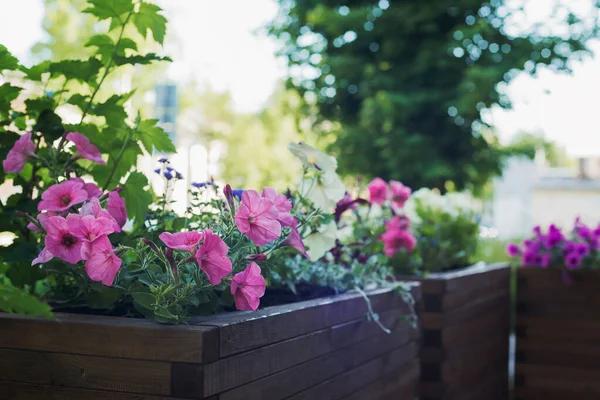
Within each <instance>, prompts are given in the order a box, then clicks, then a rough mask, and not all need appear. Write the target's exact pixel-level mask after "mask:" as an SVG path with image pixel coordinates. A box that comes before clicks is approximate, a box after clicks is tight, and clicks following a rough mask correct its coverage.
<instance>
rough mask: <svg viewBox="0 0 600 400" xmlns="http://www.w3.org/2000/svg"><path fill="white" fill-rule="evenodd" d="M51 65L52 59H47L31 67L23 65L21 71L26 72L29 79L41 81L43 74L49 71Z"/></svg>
mask: <svg viewBox="0 0 600 400" xmlns="http://www.w3.org/2000/svg"><path fill="white" fill-rule="evenodd" d="M49 67H50V61H49V60H46V61H43V62H41V63H39V64H37V65H34V66H32V67H31V68H27V67H21V71H23V72H24V73H25V76H26V77H27V79H31V80H32V81H36V82H40V81H41V80H42V75H43V74H45V73H47V72H49V71H48V68H49Z"/></svg>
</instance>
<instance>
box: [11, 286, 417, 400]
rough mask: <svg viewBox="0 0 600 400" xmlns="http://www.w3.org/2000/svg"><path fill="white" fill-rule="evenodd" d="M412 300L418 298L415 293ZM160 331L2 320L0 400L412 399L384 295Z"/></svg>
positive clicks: (392, 309) (125, 322)
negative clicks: (373, 315) (370, 312)
mask: <svg viewBox="0 0 600 400" xmlns="http://www.w3.org/2000/svg"><path fill="white" fill-rule="evenodd" d="M411 291H412V294H413V296H414V297H415V298H416V299H417V301H418V300H419V299H420V291H419V287H418V285H412V286H411ZM369 298H370V301H371V305H372V307H373V309H374V310H375V311H376V312H378V313H379V315H380V318H381V322H382V323H383V324H384V325H387V326H388V327H390V328H392V333H391V334H386V333H384V332H383V331H382V330H381V329H380V328H379V327H378V326H377V325H376V324H375V323H373V322H367V321H366V320H365V314H366V312H367V306H366V303H365V300H364V299H363V298H362V296H360V295H359V294H356V293H349V294H344V295H340V296H334V297H328V298H322V299H316V300H310V301H303V302H299V303H294V304H287V305H282V306H274V307H267V308H265V309H263V310H259V311H258V312H235V313H228V314H222V315H217V316H215V317H210V318H203V319H200V320H197V321H194V323H192V324H190V325H180V326H164V325H158V324H156V323H153V322H150V321H144V320H136V319H129V318H114V317H98V316H84V315H73V314H62V315H57V318H56V320H46V319H41V318H33V317H27V316H16V315H11V314H2V313H0V392H1V394H0V398H2V399H5V398H6V399H19V400H38V399H40V400H41V399H60V400H66V399H85V400H109V399H110V400H142V399H148V400H166V399H213V400H215V399H219V400H238V399H239V400H252V399H257V400H259V399H262V400H269V399H272V400H278V399H294V400H300V399H307V400H308V399H332V400H334V399H342V398H343V399H357V400H358V399H361V400H362V399H388V398H394V399H398V400H413V399H414V397H415V394H416V387H417V383H418V376H419V361H418V330H417V329H416V328H413V327H412V326H411V325H410V324H409V323H407V322H406V321H403V320H402V317H404V316H406V315H407V313H408V312H409V309H408V307H407V306H406V304H405V303H404V302H403V300H402V298H401V297H400V296H398V295H397V294H395V293H394V290H392V289H382V290H378V291H375V292H371V293H369Z"/></svg>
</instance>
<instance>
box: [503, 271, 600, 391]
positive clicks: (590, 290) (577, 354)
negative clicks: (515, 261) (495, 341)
mask: <svg viewBox="0 0 600 400" xmlns="http://www.w3.org/2000/svg"><path fill="white" fill-rule="evenodd" d="M573 278H574V282H573V283H572V284H571V285H566V284H565V283H564V282H563V281H562V279H561V272H560V271H559V270H556V269H538V268H519V269H518V272H517V325H516V336H517V352H516V366H515V398H516V399H523V400H525V399H532V400H536V399H544V400H554V399H561V400H562V399H577V400H583V399H599V398H600V271H582V272H579V273H577V274H576V275H574V277H573Z"/></svg>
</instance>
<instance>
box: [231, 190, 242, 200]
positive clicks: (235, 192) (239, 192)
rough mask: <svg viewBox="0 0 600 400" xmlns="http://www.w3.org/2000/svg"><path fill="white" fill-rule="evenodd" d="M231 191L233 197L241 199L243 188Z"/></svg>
mask: <svg viewBox="0 0 600 400" xmlns="http://www.w3.org/2000/svg"><path fill="white" fill-rule="evenodd" d="M232 193H233V195H234V196H235V197H237V198H238V200H240V201H241V200H242V193H244V189H233V190H232Z"/></svg>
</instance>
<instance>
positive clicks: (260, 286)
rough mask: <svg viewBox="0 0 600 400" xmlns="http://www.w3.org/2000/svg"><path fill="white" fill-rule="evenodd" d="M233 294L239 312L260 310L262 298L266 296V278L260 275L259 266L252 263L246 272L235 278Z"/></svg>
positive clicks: (232, 288) (232, 283)
mask: <svg viewBox="0 0 600 400" xmlns="http://www.w3.org/2000/svg"><path fill="white" fill-rule="evenodd" d="M231 294H233V298H234V299H235V307H236V308H237V309H238V310H252V311H256V309H258V306H259V305H260V298H261V297H263V296H264V294H265V278H264V277H263V276H262V275H261V274H260V267H259V266H258V264H256V263H250V265H248V267H246V269H245V270H243V271H242V272H239V273H237V274H235V275H234V276H233V279H232V280H231Z"/></svg>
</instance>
